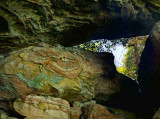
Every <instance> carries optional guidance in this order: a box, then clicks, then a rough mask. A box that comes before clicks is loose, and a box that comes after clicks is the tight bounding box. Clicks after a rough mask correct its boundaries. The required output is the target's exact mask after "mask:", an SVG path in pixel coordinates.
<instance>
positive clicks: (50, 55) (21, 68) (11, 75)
mask: <svg viewBox="0 0 160 119" xmlns="http://www.w3.org/2000/svg"><path fill="white" fill-rule="evenodd" d="M113 60H114V58H113V55H112V54H110V53H93V52H89V51H86V50H82V49H78V48H65V47H61V46H58V47H49V46H48V45H45V47H33V46H30V47H27V48H24V49H21V50H19V51H16V52H12V53H10V55H9V56H8V57H5V58H4V59H2V60H1V61H0V79H1V80H0V81H1V82H0V93H1V94H2V95H0V100H11V99H15V98H17V97H22V98H24V97H25V96H26V95H28V94H31V93H34V94H38V95H50V96H55V97H60V98H63V99H66V100H67V101H69V102H73V101H87V100H91V99H92V98H93V97H95V95H96V94H98V93H104V94H106V95H111V94H114V93H116V92H119V91H120V83H119V82H120V79H118V78H115V75H116V74H117V72H116V69H115V66H114V63H113ZM111 74H112V75H111ZM101 80H106V81H104V82H105V83H106V84H104V86H106V88H107V87H108V90H107V89H106V88H105V90H104V92H103V91H102V90H99V89H97V88H95V87H98V82H101ZM108 83H109V84H108ZM100 84H101V83H100Z"/></svg>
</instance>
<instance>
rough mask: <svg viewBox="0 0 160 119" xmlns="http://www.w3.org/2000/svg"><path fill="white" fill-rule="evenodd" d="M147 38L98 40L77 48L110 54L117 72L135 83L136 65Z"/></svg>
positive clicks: (136, 75)
mask: <svg viewBox="0 0 160 119" xmlns="http://www.w3.org/2000/svg"><path fill="white" fill-rule="evenodd" d="M147 38H148V35H146V36H137V37H131V38H121V39H115V40H109V39H98V40H91V41H89V42H86V43H83V44H80V45H79V47H81V48H84V49H86V50H90V51H93V52H110V53H112V54H113V55H114V64H115V66H116V69H117V71H118V72H119V73H122V74H124V75H126V76H128V77H129V78H131V79H133V80H136V81H137V78H138V65H139V63H140V59H141V54H142V52H143V49H144V47H145V42H146V39H147Z"/></svg>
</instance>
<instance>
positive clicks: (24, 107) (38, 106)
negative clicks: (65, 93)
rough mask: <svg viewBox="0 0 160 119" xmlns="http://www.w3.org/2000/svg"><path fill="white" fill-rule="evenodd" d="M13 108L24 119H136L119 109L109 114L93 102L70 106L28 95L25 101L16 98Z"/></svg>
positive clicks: (66, 103) (48, 98)
mask: <svg viewBox="0 0 160 119" xmlns="http://www.w3.org/2000/svg"><path fill="white" fill-rule="evenodd" d="M13 106H14V109H15V110H16V111H17V112H18V113H19V114H21V115H23V116H26V118H25V119H137V118H136V116H135V115H134V114H133V113H131V112H127V111H123V110H119V109H109V110H111V112H112V113H111V112H110V111H109V110H108V109H107V108H106V107H104V106H102V105H99V104H96V102H95V101H94V100H92V101H88V102H85V103H81V102H78V101H76V102H74V103H73V105H72V106H70V105H69V103H68V102H67V101H66V100H64V99H61V98H54V97H50V96H47V97H46V96H37V95H28V96H27V97H26V98H25V99H20V98H18V99H17V100H16V101H15V102H14V104H13Z"/></svg>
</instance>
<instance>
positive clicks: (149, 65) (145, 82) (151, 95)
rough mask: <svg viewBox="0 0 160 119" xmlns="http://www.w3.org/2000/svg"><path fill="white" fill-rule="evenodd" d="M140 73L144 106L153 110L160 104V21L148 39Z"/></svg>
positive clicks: (139, 78)
mask: <svg viewBox="0 0 160 119" xmlns="http://www.w3.org/2000/svg"><path fill="white" fill-rule="evenodd" d="M138 73H139V74H138V75H139V76H138V81H139V84H140V88H141V91H142V94H143V96H144V100H145V101H146V102H145V103H146V104H144V107H146V110H148V111H150V112H151V110H153V109H155V108H158V107H159V106H160V103H159V100H160V94H159V92H160V86H159V84H160V80H159V77H160V22H158V23H157V24H156V25H155V27H154V28H153V30H152V32H151V34H150V36H149V38H148V39H147V41H146V45H145V48H144V51H143V53H142V56H141V61H140V65H139V72H138Z"/></svg>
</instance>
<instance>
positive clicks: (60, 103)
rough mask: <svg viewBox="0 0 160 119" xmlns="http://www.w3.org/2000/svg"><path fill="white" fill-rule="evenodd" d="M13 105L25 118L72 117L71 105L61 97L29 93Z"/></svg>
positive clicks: (63, 118)
mask: <svg viewBox="0 0 160 119" xmlns="http://www.w3.org/2000/svg"><path fill="white" fill-rule="evenodd" d="M13 106H14V109H15V110H16V111H17V112H18V113H19V114H21V115H23V116H26V118H25V119H70V112H69V111H70V105H69V103H68V102H67V101H65V100H63V99H61V98H53V97H42V96H31V95H28V96H27V97H26V98H25V99H24V100H21V99H17V100H16V101H15V102H14V104H13Z"/></svg>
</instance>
